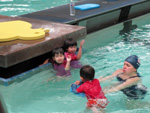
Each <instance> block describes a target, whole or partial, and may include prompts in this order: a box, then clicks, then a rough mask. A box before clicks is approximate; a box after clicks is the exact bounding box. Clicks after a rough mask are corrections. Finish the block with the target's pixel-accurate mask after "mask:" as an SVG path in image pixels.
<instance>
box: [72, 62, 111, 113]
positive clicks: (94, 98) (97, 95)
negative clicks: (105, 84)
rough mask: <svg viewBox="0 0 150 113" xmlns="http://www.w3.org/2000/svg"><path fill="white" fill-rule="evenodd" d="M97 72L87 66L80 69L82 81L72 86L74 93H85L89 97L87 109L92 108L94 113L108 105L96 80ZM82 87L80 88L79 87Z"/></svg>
mask: <svg viewBox="0 0 150 113" xmlns="http://www.w3.org/2000/svg"><path fill="white" fill-rule="evenodd" d="M94 75H95V70H94V68H93V67H91V66H90V65H85V66H83V67H82V68H81V69H80V79H81V81H76V82H75V83H74V84H72V85H71V87H72V91H73V92H74V93H85V95H86V97H87V100H88V102H87V108H90V109H91V110H92V111H93V112H96V111H97V108H100V109H101V110H102V108H105V107H106V106H107V104H108V101H107V98H106V97H105V95H104V93H103V91H102V88H101V86H100V83H99V80H98V79H94ZM78 85H80V86H79V87H78V88H77V86H78Z"/></svg>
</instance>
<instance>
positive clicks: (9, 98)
mask: <svg viewBox="0 0 150 113" xmlns="http://www.w3.org/2000/svg"><path fill="white" fill-rule="evenodd" d="M149 18H150V16H149V15H145V16H142V17H138V18H136V19H134V20H133V21H132V24H133V25H137V26H138V27H137V28H136V29H135V30H133V31H131V32H125V34H124V35H120V34H119V33H120V31H121V30H122V29H123V23H121V24H118V25H115V26H112V27H109V28H106V29H103V30H100V31H97V32H94V33H91V34H89V35H88V36H87V37H86V38H85V40H86V42H85V44H84V48H86V50H87V51H85V52H84V53H83V56H82V59H81V60H80V61H81V63H82V64H90V65H91V66H93V67H94V68H95V70H96V78H98V77H100V76H107V75H110V74H111V73H112V72H113V71H114V70H116V69H119V68H122V66H123V61H124V59H125V58H126V57H127V56H129V55H132V54H136V55H138V56H139V58H140V60H141V67H140V68H139V69H138V71H139V73H140V74H141V76H142V80H143V84H144V85H145V86H147V87H149V86H150V83H149V80H150V76H149V74H150V72H149V67H150V38H149V37H150V22H149ZM126 38H128V40H127V39H126ZM39 70H40V71H39ZM33 71H37V70H33ZM71 73H72V75H71V76H70V77H66V78H59V79H58V78H56V76H55V74H56V73H55V71H54V70H53V68H52V66H51V65H50V64H49V65H46V66H42V67H40V68H39V69H38V72H35V73H34V74H33V72H31V73H26V74H25V75H24V76H30V77H29V78H27V79H24V80H20V81H16V82H14V83H12V84H10V85H9V86H3V85H1V86H0V90H1V93H2V95H3V97H4V100H5V103H6V106H7V108H8V111H9V113H91V111H90V110H86V109H85V108H86V107H85V103H86V98H83V97H79V96H76V95H74V94H72V93H71V92H70V85H71V84H72V83H73V82H75V81H76V80H79V69H71ZM49 78H52V79H51V80H50V81H47V80H48V79H49ZM114 81H115V80H114ZM114 81H107V82H104V83H101V86H102V87H104V86H107V85H110V84H111V83H113V82H114ZM106 97H107V98H108V100H109V102H110V103H109V104H108V106H107V109H106V110H105V111H106V113H149V112H150V108H147V107H142V108H139V107H136V108H134V109H129V108H130V107H129V108H128V107H127V106H128V105H127V104H126V100H127V99H126V96H125V95H124V94H123V93H122V92H117V93H113V94H107V95H106ZM141 102H142V103H143V102H150V93H148V95H147V96H146V98H145V99H143V100H142V101H141ZM136 103H137V102H136ZM138 103H140V102H138ZM133 106H134V105H133Z"/></svg>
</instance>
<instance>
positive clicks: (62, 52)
mask: <svg viewBox="0 0 150 113" xmlns="http://www.w3.org/2000/svg"><path fill="white" fill-rule="evenodd" d="M59 53H61V54H63V55H64V50H63V49H62V48H60V47H59V48H55V49H53V50H52V57H55V54H59Z"/></svg>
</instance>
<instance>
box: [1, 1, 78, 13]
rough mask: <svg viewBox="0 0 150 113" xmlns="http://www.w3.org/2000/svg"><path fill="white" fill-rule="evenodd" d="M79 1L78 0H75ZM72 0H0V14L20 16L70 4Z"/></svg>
mask: <svg viewBox="0 0 150 113" xmlns="http://www.w3.org/2000/svg"><path fill="white" fill-rule="evenodd" d="M75 1H77V0H75ZM69 2H70V0H59V2H58V0H0V15H6V16H19V15H23V14H27V13H31V12H36V11H40V10H44V9H48V8H53V7H57V6H60V5H64V4H68V3H69Z"/></svg>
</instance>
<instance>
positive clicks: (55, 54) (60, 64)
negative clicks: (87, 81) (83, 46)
mask: <svg viewBox="0 0 150 113" xmlns="http://www.w3.org/2000/svg"><path fill="white" fill-rule="evenodd" d="M70 61H71V56H69V55H68V56H67V58H66V60H65V56H64V50H63V49H62V48H55V49H53V50H52V59H51V58H50V59H47V60H46V61H45V62H44V64H46V63H48V62H50V63H52V64H53V67H54V70H55V71H57V74H56V75H58V76H68V75H70V71H69V69H70Z"/></svg>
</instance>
